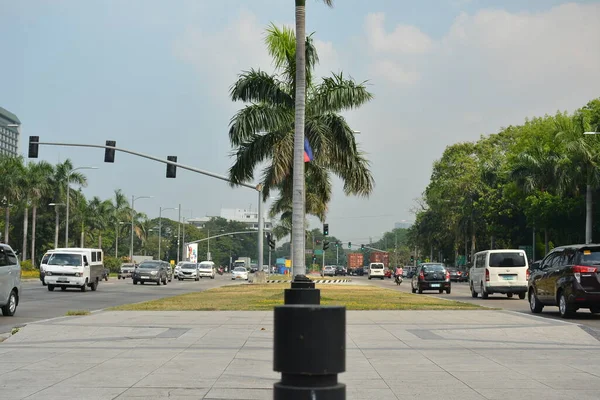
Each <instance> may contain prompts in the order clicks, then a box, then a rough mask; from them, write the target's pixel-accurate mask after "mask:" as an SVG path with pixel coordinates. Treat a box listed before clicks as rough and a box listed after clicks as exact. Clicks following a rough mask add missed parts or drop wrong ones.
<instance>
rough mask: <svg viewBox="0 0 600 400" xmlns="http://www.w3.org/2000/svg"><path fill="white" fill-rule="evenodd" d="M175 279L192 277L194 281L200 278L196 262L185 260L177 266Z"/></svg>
mask: <svg viewBox="0 0 600 400" xmlns="http://www.w3.org/2000/svg"><path fill="white" fill-rule="evenodd" d="M177 279H179V280H180V281H182V280H184V279H193V280H195V281H198V280H200V275H199V274H198V264H196V263H191V262H185V263H183V264H181V265H180V266H179V272H178V274H177Z"/></svg>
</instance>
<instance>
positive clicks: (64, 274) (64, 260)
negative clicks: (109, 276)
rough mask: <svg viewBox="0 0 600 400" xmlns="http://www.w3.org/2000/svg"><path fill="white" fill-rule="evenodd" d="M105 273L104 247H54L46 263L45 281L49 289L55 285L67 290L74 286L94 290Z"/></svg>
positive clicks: (83, 290) (84, 289) (82, 289)
mask: <svg viewBox="0 0 600 400" xmlns="http://www.w3.org/2000/svg"><path fill="white" fill-rule="evenodd" d="M103 275H104V253H103V252H102V249H91V248H79V247H73V248H61V249H54V250H53V251H52V253H51V254H50V257H49V258H48V261H47V264H45V275H44V282H45V283H46V285H47V286H48V290H49V291H51V292H52V291H54V288H55V287H60V288H61V290H66V289H67V288H68V287H74V288H78V289H80V290H81V291H82V292H85V291H86V290H87V288H88V287H89V288H90V289H92V291H95V290H96V289H97V288H98V283H100V281H101V280H102V277H103Z"/></svg>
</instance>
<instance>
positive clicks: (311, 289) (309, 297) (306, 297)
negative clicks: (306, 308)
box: [283, 275, 321, 305]
mask: <svg viewBox="0 0 600 400" xmlns="http://www.w3.org/2000/svg"><path fill="white" fill-rule="evenodd" d="M283 304H313V305H319V304H321V291H320V290H319V289H315V283H314V282H313V281H312V280H310V279H309V278H307V277H306V276H305V275H297V276H295V277H294V280H293V281H292V285H291V289H285V291H284V292H283Z"/></svg>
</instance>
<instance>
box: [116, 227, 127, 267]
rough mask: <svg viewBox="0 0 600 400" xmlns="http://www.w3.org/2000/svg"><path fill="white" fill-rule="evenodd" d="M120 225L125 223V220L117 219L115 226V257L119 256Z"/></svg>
mask: <svg viewBox="0 0 600 400" xmlns="http://www.w3.org/2000/svg"><path fill="white" fill-rule="evenodd" d="M119 225H125V222H122V221H117V224H116V227H115V228H116V229H115V258H119Z"/></svg>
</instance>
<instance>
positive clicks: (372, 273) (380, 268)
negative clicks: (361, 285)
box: [369, 263, 385, 279]
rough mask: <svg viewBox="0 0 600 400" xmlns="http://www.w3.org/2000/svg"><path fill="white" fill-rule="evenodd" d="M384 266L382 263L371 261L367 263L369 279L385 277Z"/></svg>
mask: <svg viewBox="0 0 600 400" xmlns="http://www.w3.org/2000/svg"><path fill="white" fill-rule="evenodd" d="M384 271H385V266H384V265H383V263H371V264H369V279H371V278H381V279H383V278H385V272H384Z"/></svg>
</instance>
